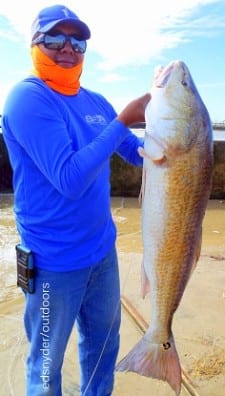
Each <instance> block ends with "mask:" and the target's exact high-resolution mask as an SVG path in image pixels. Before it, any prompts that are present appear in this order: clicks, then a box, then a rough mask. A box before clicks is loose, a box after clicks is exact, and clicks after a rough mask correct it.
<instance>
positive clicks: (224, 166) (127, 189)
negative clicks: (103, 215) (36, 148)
mask: <svg viewBox="0 0 225 396" xmlns="http://www.w3.org/2000/svg"><path fill="white" fill-rule="evenodd" d="M111 170H112V173H111V186H112V190H111V195H112V196H124V197H138V195H139V192H140V187H141V177H142V169H141V168H137V167H134V166H132V165H129V164H126V163H125V162H124V161H123V160H122V159H121V158H120V157H118V156H117V155H113V156H112V158H111ZM0 192H12V170H11V167H10V164H9V159H8V155H7V151H6V148H5V144H4V141H3V138H2V134H1V133H0ZM211 198H212V199H225V140H224V141H223V140H221V141H215V142H214V175H213V186H212V192H211Z"/></svg>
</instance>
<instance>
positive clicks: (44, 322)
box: [24, 249, 121, 396]
mask: <svg viewBox="0 0 225 396" xmlns="http://www.w3.org/2000/svg"><path fill="white" fill-rule="evenodd" d="M35 286H36V287H35V293H34V294H28V293H25V295H26V305H25V314H24V323H25V329H26V334H27V337H28V340H29V342H30V350H29V354H28V357H27V396H47V395H48V396H50V395H51V396H61V395H62V389H61V368H62V364H63V358H64V353H65V349H66V346H67V342H68V340H69V337H70V334H71V331H72V328H73V326H74V323H75V321H76V323H77V327H78V333H79V341H78V347H79V362H80V368H81V379H80V382H81V395H82V396H109V395H111V393H112V390H113V383H114V366H115V362H116V358H117V354H118V350H119V328H120V321H121V308H120V288H119V272H118V262H117V254H116V250H115V249H113V250H112V251H111V252H110V253H109V254H108V256H107V257H106V258H105V259H103V260H101V261H100V262H99V263H98V264H97V265H95V266H94V267H89V268H85V269H82V270H76V271H71V272H60V273H57V272H51V271H44V270H37V275H36V279H35Z"/></svg>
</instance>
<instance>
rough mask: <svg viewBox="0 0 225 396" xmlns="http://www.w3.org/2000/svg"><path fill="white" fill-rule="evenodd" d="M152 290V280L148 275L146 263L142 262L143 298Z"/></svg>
mask: <svg viewBox="0 0 225 396" xmlns="http://www.w3.org/2000/svg"><path fill="white" fill-rule="evenodd" d="M149 291H150V282H149V279H148V277H147V274H146V271H145V267H144V263H143V262H142V266H141V296H142V298H145V296H146V295H147V294H148V293H149Z"/></svg>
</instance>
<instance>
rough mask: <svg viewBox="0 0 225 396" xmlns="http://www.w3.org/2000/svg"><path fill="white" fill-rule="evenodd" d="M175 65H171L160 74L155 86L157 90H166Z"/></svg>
mask: <svg viewBox="0 0 225 396" xmlns="http://www.w3.org/2000/svg"><path fill="white" fill-rule="evenodd" d="M173 68H174V65H173V64H172V65H169V66H168V67H166V68H164V69H162V71H161V73H159V74H158V75H157V77H156V79H155V86H156V87H157V88H164V87H165V86H166V84H167V82H168V80H169V78H170V75H171V73H172V71H173Z"/></svg>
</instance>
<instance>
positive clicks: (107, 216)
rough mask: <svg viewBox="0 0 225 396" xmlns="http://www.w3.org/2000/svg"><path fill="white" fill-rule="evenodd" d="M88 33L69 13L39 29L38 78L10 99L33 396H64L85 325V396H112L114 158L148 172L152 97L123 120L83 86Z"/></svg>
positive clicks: (6, 116)
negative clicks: (70, 351)
mask: <svg viewBox="0 0 225 396" xmlns="http://www.w3.org/2000/svg"><path fill="white" fill-rule="evenodd" d="M89 38H90V30H89V28H88V26H87V25H86V24H85V23H84V22H82V21H81V20H80V19H79V18H78V16H77V15H76V14H74V13H73V12H72V11H71V10H70V9H68V8H66V7H65V6H61V5H55V6H52V7H48V8H45V9H43V10H41V11H40V12H39V14H38V16H37V18H36V19H35V21H34V23H33V25H32V42H31V56H32V60H33V65H34V70H33V71H32V75H31V76H29V77H27V78H26V79H24V80H23V81H21V82H19V83H18V84H17V85H16V86H15V87H14V89H13V90H12V92H11V93H10V94H9V96H8V98H7V100H6V103H5V108H4V112H3V117H2V129H3V134H4V139H5V141H6V144H7V147H8V151H9V156H10V161H11V164H12V168H13V173H14V176H13V185H14V195H15V205H14V210H15V216H16V223H17V228H18V232H19V235H20V237H21V244H22V245H23V246H24V247H25V248H27V249H30V250H31V251H32V256H33V259H34V265H35V279H34V285H35V291H34V293H29V292H27V291H25V297H26V304H25V314H24V323H25V329H26V334H27V337H28V340H29V342H30V350H29V354H28V358H27V395H28V396H41V395H43V396H44V395H52V396H60V395H62V390H61V367H62V364H63V358H64V353H65V350H66V345H67V342H68V339H69V337H70V334H71V331H72V328H73V326H74V323H75V321H76V322H77V327H78V332H79V361H80V367H81V394H82V395H83V396H84V395H85V396H107V395H111V393H112V390H113V381H114V374H113V372H114V365H115V361H116V358H117V353H118V349H119V327H120V289H119V275H118V263H117V254H116V249H115V240H116V229H115V225H114V222H113V219H112V215H111V210H110V182H109V180H110V156H111V155H112V154H113V153H114V152H117V153H118V154H119V155H121V156H122V157H123V158H125V159H126V160H127V161H129V162H131V163H133V164H135V165H137V166H141V165H142V160H141V158H140V157H139V156H138V153H137V148H138V147H139V146H140V145H141V144H142V142H141V141H140V140H139V139H138V138H137V137H136V136H134V135H133V134H132V133H131V131H130V130H129V129H128V127H129V125H131V124H133V123H135V122H141V121H144V110H145V106H146V104H147V102H148V101H149V99H150V95H149V94H146V95H144V96H143V97H141V98H139V99H136V100H134V101H132V102H131V103H130V104H128V105H127V106H126V107H125V108H124V110H123V111H122V112H121V113H120V114H118V115H117V114H116V112H115V111H114V109H113V107H112V106H111V105H110V104H109V103H108V102H107V100H106V99H105V98H104V97H102V96H101V95H100V94H98V93H95V92H91V91H90V90H87V89H84V88H83V87H81V86H80V75H81V73H82V67H83V61H84V54H85V51H86V45H87V44H86V40H88V39H89Z"/></svg>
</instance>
